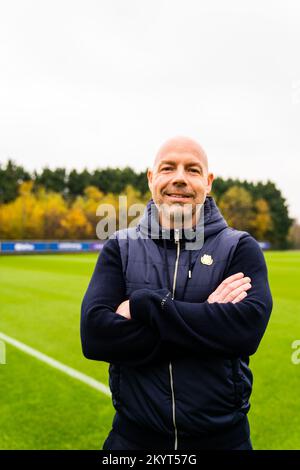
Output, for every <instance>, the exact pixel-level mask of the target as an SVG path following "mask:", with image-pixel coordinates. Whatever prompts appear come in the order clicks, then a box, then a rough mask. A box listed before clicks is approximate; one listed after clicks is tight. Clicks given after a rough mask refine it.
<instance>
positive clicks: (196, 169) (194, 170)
mask: <svg viewBox="0 0 300 470" xmlns="http://www.w3.org/2000/svg"><path fill="white" fill-rule="evenodd" d="M190 171H192V172H196V173H199V170H198V168H190Z"/></svg>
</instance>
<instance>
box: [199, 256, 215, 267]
mask: <svg viewBox="0 0 300 470" xmlns="http://www.w3.org/2000/svg"><path fill="white" fill-rule="evenodd" d="M213 261H214V260H213V259H212V257H211V256H210V255H203V256H201V263H202V264H207V266H210V265H211V264H213Z"/></svg>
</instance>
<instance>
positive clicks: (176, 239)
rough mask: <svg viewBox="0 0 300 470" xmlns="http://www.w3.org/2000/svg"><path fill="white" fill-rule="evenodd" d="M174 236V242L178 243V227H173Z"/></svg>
mask: <svg viewBox="0 0 300 470" xmlns="http://www.w3.org/2000/svg"><path fill="white" fill-rule="evenodd" d="M174 238H175V243H178V242H179V229H178V228H175V231H174Z"/></svg>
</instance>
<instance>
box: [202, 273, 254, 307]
mask: <svg viewBox="0 0 300 470" xmlns="http://www.w3.org/2000/svg"><path fill="white" fill-rule="evenodd" d="M250 283H251V279H250V277H244V273H236V274H233V275H232V276H229V277H227V278H226V279H224V281H223V282H222V283H221V284H220V285H219V286H218V287H217V289H216V290H215V291H214V292H212V293H211V294H210V296H209V297H208V299H207V302H208V303H210V304H211V303H213V302H217V303H221V304H225V303H227V302H232V303H233V304H235V303H236V302H240V301H241V300H243V299H244V298H245V297H246V296H247V292H246V291H247V290H249V289H250V288H251V287H252V286H251V284H250Z"/></svg>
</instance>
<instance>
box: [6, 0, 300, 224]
mask: <svg viewBox="0 0 300 470" xmlns="http://www.w3.org/2000/svg"><path fill="white" fill-rule="evenodd" d="M0 5H1V6H0V162H2V163H4V162H6V161H7V159H8V158H12V159H14V160H15V161H16V162H17V163H19V164H22V165H24V167H25V168H27V169H28V170H30V171H32V170H34V169H37V170H40V169H41V168H43V167H44V166H46V165H47V166H49V167H51V168H56V167H57V166H63V167H66V168H67V169H71V168H77V169H83V168H84V167H87V168H88V169H91V170H92V169H95V168H96V167H106V166H121V167H124V166H126V165H130V166H132V167H133V168H135V169H137V170H139V171H140V170H145V169H146V168H147V166H148V165H150V164H151V160H152V158H153V157H154V154H155V153H156V151H157V149H158V147H159V146H160V145H161V144H162V142H163V141H164V140H166V139H168V138H170V137H172V136H174V135H187V136H190V137H192V138H194V139H196V140H198V141H199V142H200V144H201V145H202V146H203V147H204V149H205V150H206V152H207V155H208V158H209V163H210V169H211V171H212V172H214V174H215V175H216V176H223V177H225V178H227V177H238V178H241V179H247V180H250V181H258V180H261V181H267V180H268V179H271V180H272V181H274V182H275V183H276V184H277V186H278V187H279V188H280V189H281V190H282V193H283V195H284V196H285V197H286V198H287V200H288V203H289V208H290V215H291V216H292V217H297V218H298V219H299V220H300V198H299V187H300V181H299V176H300V171H299V169H300V163H299V158H300V132H299V131H300V60H299V57H300V53H299V45H300V27H299V25H300V2H299V1H297V0H295V1H292V0H284V1H283V0H282V1H277V0H272V1H271V0H270V1H264V0H252V1H240V0H227V1H226V2H225V1H224V0H207V1H206V2H204V1H202V2H201V1H200V0H180V1H179V0H94V1H93V0H85V1H83V0H82V1H74V0H72V1H67V0H59V1H57V0H51V1H29V0H26V1H24V0H17V1H16V0H10V1H4V0H3V1H2V2H1V4H0Z"/></svg>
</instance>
